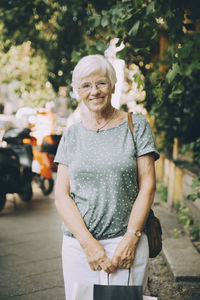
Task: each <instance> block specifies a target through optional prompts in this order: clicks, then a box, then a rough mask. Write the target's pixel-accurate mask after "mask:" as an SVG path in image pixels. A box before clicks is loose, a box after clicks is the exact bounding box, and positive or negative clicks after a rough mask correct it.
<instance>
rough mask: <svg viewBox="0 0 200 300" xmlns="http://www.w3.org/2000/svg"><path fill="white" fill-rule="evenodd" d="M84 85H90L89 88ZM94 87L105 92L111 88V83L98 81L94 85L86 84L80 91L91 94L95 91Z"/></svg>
mask: <svg viewBox="0 0 200 300" xmlns="http://www.w3.org/2000/svg"><path fill="white" fill-rule="evenodd" d="M102 84H103V85H102ZM84 85H88V86H85V87H84ZM94 85H95V87H96V89H98V90H104V89H107V88H108V87H109V85H110V82H109V81H107V80H98V81H96V82H94V83H92V82H84V83H83V84H82V85H81V86H80V87H79V88H78V90H79V91H81V92H83V93H86V92H90V91H91V90H92V89H93V86H94Z"/></svg>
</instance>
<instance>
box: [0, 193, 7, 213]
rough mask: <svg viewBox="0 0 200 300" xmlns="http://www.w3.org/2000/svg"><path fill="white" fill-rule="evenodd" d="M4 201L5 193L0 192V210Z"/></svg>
mask: <svg viewBox="0 0 200 300" xmlns="http://www.w3.org/2000/svg"><path fill="white" fill-rule="evenodd" d="M5 203H6V194H4V193H1V194H0V211H2V209H3V208H4V206H5Z"/></svg>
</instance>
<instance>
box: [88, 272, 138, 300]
mask: <svg viewBox="0 0 200 300" xmlns="http://www.w3.org/2000/svg"><path fill="white" fill-rule="evenodd" d="M130 275H131V270H130V269H129V275H128V281H127V285H109V274H108V275H107V278H108V285H100V284H95V285H94V289H93V300H131V299H133V300H142V298H143V297H142V286H141V285H129V284H130Z"/></svg>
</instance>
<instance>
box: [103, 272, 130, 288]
mask: <svg viewBox="0 0 200 300" xmlns="http://www.w3.org/2000/svg"><path fill="white" fill-rule="evenodd" d="M130 278H131V268H129V269H128V281H127V285H130ZM107 280H108V285H110V274H108V276H107Z"/></svg>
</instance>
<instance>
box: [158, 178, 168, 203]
mask: <svg viewBox="0 0 200 300" xmlns="http://www.w3.org/2000/svg"><path fill="white" fill-rule="evenodd" d="M156 190H157V191H158V193H159V194H160V197H161V199H162V200H163V201H164V202H167V195H168V188H167V187H166V186H165V185H164V184H163V183H162V182H157V184H156Z"/></svg>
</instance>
